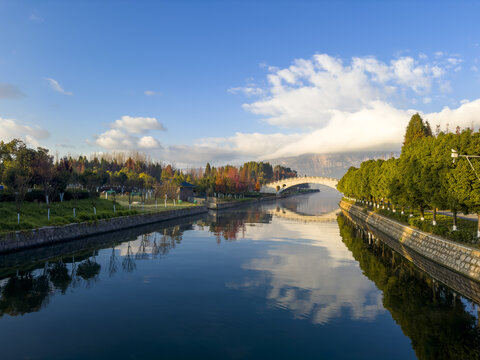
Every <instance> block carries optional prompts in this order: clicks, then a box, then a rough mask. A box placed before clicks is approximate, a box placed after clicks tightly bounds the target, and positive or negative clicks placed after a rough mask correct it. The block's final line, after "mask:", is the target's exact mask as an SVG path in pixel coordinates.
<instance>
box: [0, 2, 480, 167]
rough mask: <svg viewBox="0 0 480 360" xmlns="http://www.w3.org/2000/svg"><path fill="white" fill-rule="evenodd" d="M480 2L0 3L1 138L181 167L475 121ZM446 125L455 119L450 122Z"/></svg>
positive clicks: (356, 146)
mask: <svg viewBox="0 0 480 360" xmlns="http://www.w3.org/2000/svg"><path fill="white" fill-rule="evenodd" d="M478 14H480V1H448V2H447V1H388V2H387V1H368V0H367V1H302V0H296V1H285V0H283V1H282V0H275V1H273V0H272V1H267V0H263V1H262V0H256V1H250V0H242V1H240V0H238V1H237V0H233V1H228V0H224V1H209V0H204V1H198V0H197V1H186V0H185V1H183V0H175V1H153V0H152V1H141V0H140V1H121V0H120V1H113V0H112V1H88V0H86V1H76V2H74V1H60V0H58V1H38V0H37V1H20V0H12V1H5V0H0V140H3V141H9V140H11V139H12V138H21V139H23V140H24V141H26V142H27V144H28V145H29V146H43V147H47V148H49V149H50V150H51V151H52V152H58V153H59V154H61V155H63V154H72V155H79V154H92V153H95V152H112V151H128V152H130V151H139V152H142V153H146V154H147V155H149V156H150V157H151V158H152V159H155V160H158V161H161V162H166V163H173V164H176V165H177V166H179V167H186V166H199V165H203V164H205V163H206V162H207V161H209V162H211V163H213V164H226V163H232V164H238V163H240V162H242V161H245V160H265V159H275V158H281V157H286V156H298V155H302V154H310V153H316V154H326V153H343V152H362V151H371V150H389V151H390V150H396V149H399V148H400V146H401V142H402V138H403V134H404V130H405V127H406V125H407V123H408V120H409V119H410V117H411V115H412V114H414V113H415V112H419V113H420V114H421V115H422V116H423V117H424V119H427V120H428V121H429V122H430V123H431V125H432V128H434V129H435V128H436V126H437V125H439V126H440V129H441V130H443V131H445V130H446V129H447V126H448V128H449V130H450V131H452V130H454V129H455V127H456V126H460V127H462V128H464V127H471V126H472V125H473V126H474V127H475V130H478V129H479V127H480V115H479V114H480V23H479V21H478ZM447 124H448V125H447Z"/></svg>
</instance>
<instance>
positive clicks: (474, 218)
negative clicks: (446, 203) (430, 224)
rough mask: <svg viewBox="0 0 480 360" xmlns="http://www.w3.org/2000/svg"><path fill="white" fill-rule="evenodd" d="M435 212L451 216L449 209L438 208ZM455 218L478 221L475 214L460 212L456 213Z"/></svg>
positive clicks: (430, 211)
mask: <svg viewBox="0 0 480 360" xmlns="http://www.w3.org/2000/svg"><path fill="white" fill-rule="evenodd" d="M425 212H428V213H432V210H425ZM437 214H439V215H447V216H453V214H452V212H451V211H444V210H438V211H437ZM457 218H459V219H465V220H470V221H478V216H477V214H468V215H465V214H462V213H457Z"/></svg>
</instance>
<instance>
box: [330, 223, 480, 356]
mask: <svg viewBox="0 0 480 360" xmlns="http://www.w3.org/2000/svg"><path fill="white" fill-rule="evenodd" d="M338 224H339V227H340V233H341V236H342V239H343V242H344V243H345V245H346V246H347V248H348V249H349V250H350V251H351V252H352V255H353V257H354V258H355V260H357V261H358V262H359V264H360V267H361V269H362V270H363V272H364V274H365V275H366V276H367V277H368V278H369V279H370V280H372V281H373V282H374V283H375V285H376V286H377V287H378V288H379V289H380V290H382V291H383V305H384V307H385V308H386V309H388V310H389V311H390V313H391V315H392V317H393V318H394V320H395V321H396V322H397V323H398V324H399V325H400V327H401V328H402V330H403V332H404V333H405V335H407V336H408V337H409V338H410V339H411V341H412V346H413V348H414V350H415V353H416V355H417V357H418V358H419V359H479V358H480V329H479V328H478V320H477V318H476V317H475V316H474V315H472V314H471V313H470V312H469V311H468V310H469V309H468V308H471V307H475V305H474V304H473V303H470V304H468V301H466V300H464V301H462V299H461V298H460V297H459V296H457V295H456V294H455V293H454V292H453V291H451V290H450V289H449V288H447V287H445V286H443V285H442V284H441V283H439V282H436V281H435V280H433V279H432V278H431V277H429V276H428V275H427V274H425V273H424V272H423V271H420V270H419V269H418V268H417V267H416V266H415V265H414V264H412V263H411V262H410V261H408V260H406V259H404V258H403V257H401V256H400V255H398V254H397V253H395V252H394V251H392V250H391V249H390V248H388V247H387V246H386V245H385V244H384V243H382V242H381V241H378V242H375V241H368V239H365V238H364V237H363V236H362V232H360V231H356V229H355V228H356V227H355V225H354V224H353V223H351V222H350V221H349V220H348V219H346V218H345V217H344V216H339V217H338Z"/></svg>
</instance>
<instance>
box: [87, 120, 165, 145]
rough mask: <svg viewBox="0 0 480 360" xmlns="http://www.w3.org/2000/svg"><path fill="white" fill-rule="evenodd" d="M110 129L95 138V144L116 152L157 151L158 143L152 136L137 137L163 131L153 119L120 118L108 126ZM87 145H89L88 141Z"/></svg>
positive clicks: (163, 128)
mask: <svg viewBox="0 0 480 360" xmlns="http://www.w3.org/2000/svg"><path fill="white" fill-rule="evenodd" d="M109 125H110V127H111V129H110V130H107V131H105V132H104V133H102V134H100V135H98V136H96V137H95V144H96V145H98V146H100V147H102V148H104V149H106V150H110V151H112V150H116V151H128V150H140V149H141V150H148V151H150V150H158V149H160V148H161V146H160V143H159V141H158V140H157V139H155V138H154V137H153V136H150V135H146V136H142V137H139V136H138V135H139V134H147V133H148V132H150V131H152V130H165V127H164V126H163V125H162V124H160V122H159V121H158V120H157V119H155V118H153V117H132V116H122V117H121V119H119V120H115V121H114V122H113V123H110V124H109ZM88 143H90V144H91V142H90V141H88Z"/></svg>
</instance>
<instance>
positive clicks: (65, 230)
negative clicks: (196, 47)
mask: <svg viewBox="0 0 480 360" xmlns="http://www.w3.org/2000/svg"><path fill="white" fill-rule="evenodd" d="M312 190H313V189H312ZM310 192H315V191H310ZM310 192H305V191H303V192H298V193H292V194H289V195H288V196H287V197H291V196H297V195H304V194H306V193H310ZM277 199H278V198H277V197H276V196H265V197H260V198H258V199H251V200H249V201H232V202H224V203H221V202H219V203H214V202H213V201H212V202H210V203H209V202H208V201H207V202H206V205H205V206H191V207H186V208H182V209H178V210H177V209H175V210H165V211H161V212H150V213H143V214H142V213H139V214H134V215H129V216H118V217H114V218H108V219H102V220H96V221H85V222H79V223H71V224H67V225H62V226H44V227H41V228H37V229H29V230H21V231H15V232H9V233H5V234H2V235H1V236H0V254H4V253H11V252H14V251H20V250H25V249H30V248H35V247H41V246H46V245H52V244H58V243H62V242H68V241H72V240H77V239H81V238H86V237H90V236H95V235H102V234H106V233H110V232H115V231H120V230H125V229H129V228H133V227H138V226H143V225H149V224H153V223H157V222H162V221H166V220H174V219H179V218H183V217H188V216H193V215H198V214H203V213H206V212H208V210H216V211H218V210H222V209H229V208H233V207H239V206H243V205H253V204H258V203H264V202H271V201H276V200H277Z"/></svg>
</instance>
